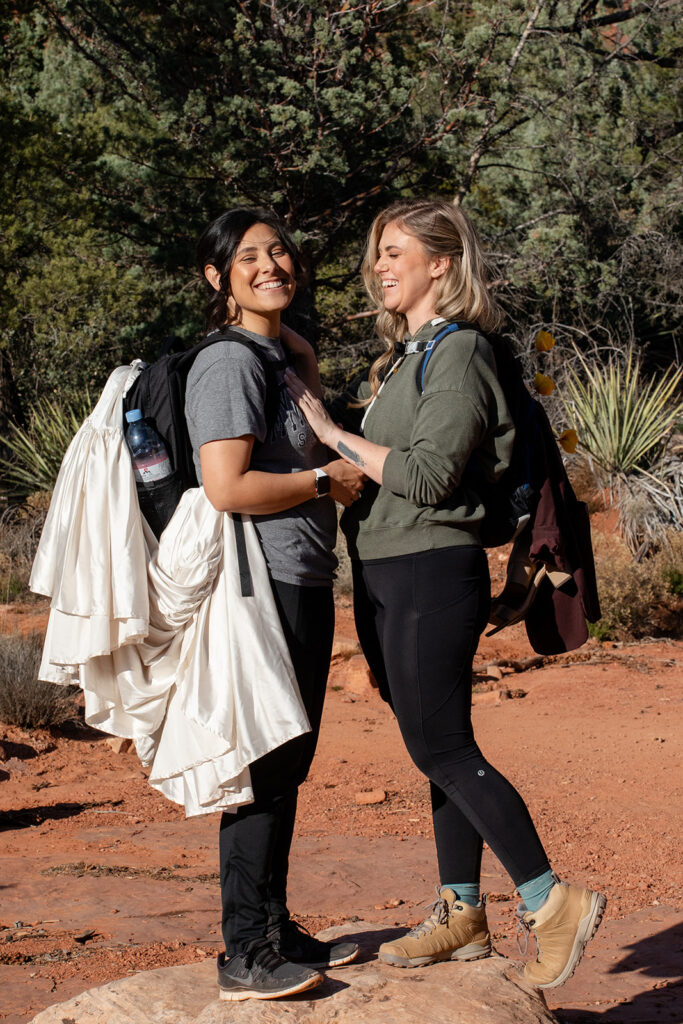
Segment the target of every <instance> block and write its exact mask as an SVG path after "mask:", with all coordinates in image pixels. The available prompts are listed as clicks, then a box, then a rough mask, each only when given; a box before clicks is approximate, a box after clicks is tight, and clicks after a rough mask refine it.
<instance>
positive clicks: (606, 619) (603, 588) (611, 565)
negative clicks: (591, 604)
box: [591, 531, 683, 640]
mask: <svg viewBox="0 0 683 1024" xmlns="http://www.w3.org/2000/svg"><path fill="white" fill-rule="evenodd" d="M594 550H595V567H596V572H597V578H598V591H599V594H600V606H601V609H602V618H601V619H600V621H599V622H598V623H596V624H595V625H594V626H593V627H592V628H591V631H592V632H593V634H594V635H595V636H598V637H599V638H600V639H603V640H606V639H611V640H638V639H641V638H643V637H647V636H670V637H675V638H680V637H682V636H683V614H682V613H683V594H682V593H681V591H682V589H683V535H681V534H680V533H677V532H674V531H670V532H669V534H668V535H667V538H666V542H665V543H664V544H662V546H661V547H660V549H659V550H658V551H657V552H656V553H655V554H653V555H651V556H650V557H649V558H646V559H644V560H642V561H640V562H638V561H635V560H634V558H633V556H632V555H631V553H630V551H629V549H628V547H627V546H626V544H625V543H624V541H623V540H621V539H620V538H619V537H616V536H614V535H612V536H605V535H601V534H597V535H595V537H594Z"/></svg>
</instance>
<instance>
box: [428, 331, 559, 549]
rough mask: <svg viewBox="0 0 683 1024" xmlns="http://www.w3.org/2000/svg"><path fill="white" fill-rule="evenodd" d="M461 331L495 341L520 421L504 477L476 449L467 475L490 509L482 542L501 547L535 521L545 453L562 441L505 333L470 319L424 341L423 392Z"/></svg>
mask: <svg viewBox="0 0 683 1024" xmlns="http://www.w3.org/2000/svg"><path fill="white" fill-rule="evenodd" d="M458 330H461V331H464V330H473V331H477V332H478V333H479V334H482V335H483V336H484V337H485V338H486V339H487V341H488V342H489V344H490V345H491V347H492V349H493V352H494V355H495V359H496V369H497V376H498V380H499V382H500V385H501V387H502V389H503V394H504V395H505V401H506V403H507V406H508V408H509V410H510V414H511V416H512V420H513V422H514V424H515V440H514V445H513V449H512V458H511V461H510V465H509V466H508V468H507V469H506V470H505V472H504V473H503V475H502V476H501V477H500V479H499V480H497V481H496V482H495V483H494V482H492V481H491V480H489V479H488V478H487V476H486V474H485V473H484V471H483V467H482V466H481V464H480V462H479V460H478V458H477V453H476V452H474V453H473V454H472V455H471V456H470V459H469V462H468V464H467V466H466V468H465V472H464V474H463V481H464V482H465V483H467V482H468V481H470V482H471V484H472V487H473V489H474V490H475V491H476V493H477V494H478V495H479V497H480V498H481V499H482V502H483V504H484V508H485V509H486V514H485V517H484V520H483V522H482V523H481V525H480V529H479V535H480V538H481V542H482V544H483V546H484V547H487V548H495V547H499V546H500V545H502V544H507V543H508V542H509V541H511V540H514V538H515V537H517V536H518V534H520V533H521V532H522V530H523V529H524V527H525V526H526V525H527V524H528V523H529V522H532V521H533V516H534V513H535V511H536V506H537V504H538V498H539V494H540V486H541V483H542V480H541V478H540V476H539V470H542V467H543V466H544V464H545V460H544V458H542V457H541V456H542V455H543V452H544V451H545V450H547V447H548V446H551V447H552V448H557V442H556V441H555V436H554V434H553V431H552V427H551V426H550V422H549V420H548V417H547V415H546V412H545V409H543V407H542V405H541V404H540V402H538V401H537V400H536V399H535V398H533V396H532V395H531V394H530V392H529V390H528V389H527V387H526V385H525V383H524V377H523V375H522V369H521V367H520V365H519V361H518V360H517V358H516V357H515V355H514V353H513V351H512V348H511V346H510V345H509V343H508V342H507V341H506V340H505V338H504V337H502V336H501V335H496V334H483V332H482V331H481V330H480V329H479V328H478V327H477V326H476V324H470V323H466V322H464V321H461V322H459V323H449V324H446V325H445V326H444V327H443V329H442V330H441V331H440V332H439V333H438V334H437V335H436V336H435V337H434V338H433V339H432V340H431V341H429V342H424V343H423V344H424V355H423V357H422V359H421V360H420V362H419V365H418V368H417V378H416V383H417V387H418V390H419V392H420V394H422V392H423V390H424V376H425V370H426V368H427V364H428V362H429V359H430V358H431V356H432V354H433V353H434V350H435V348H436V347H437V345H438V344H439V342H440V341H442V340H443V339H444V338H445V337H447V336H448V335H449V334H453V333H454V332H455V331H458ZM418 351H419V349H418ZM537 456H538V457H537Z"/></svg>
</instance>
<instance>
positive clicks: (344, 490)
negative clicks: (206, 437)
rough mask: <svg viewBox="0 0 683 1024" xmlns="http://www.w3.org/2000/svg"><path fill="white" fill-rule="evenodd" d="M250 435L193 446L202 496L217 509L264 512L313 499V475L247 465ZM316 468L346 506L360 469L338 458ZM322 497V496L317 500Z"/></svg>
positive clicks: (358, 482) (360, 481) (354, 492)
mask: <svg viewBox="0 0 683 1024" xmlns="http://www.w3.org/2000/svg"><path fill="white" fill-rule="evenodd" d="M253 447H254V438H253V436H252V435H251V434H245V435H244V436H243V437H231V438H227V439H225V440H222V441H209V442H208V443H207V444H203V445H202V446H201V448H200V449H199V460H200V463H201V469H202V483H203V486H204V490H205V492H206V496H207V498H208V499H209V501H210V502H211V504H212V505H213V506H214V508H216V509H218V511H219V512H245V513H247V514H249V515H267V514H268V513H270V512H283V511H284V510H285V509H288V508H294V506H295V505H300V504H301V503H302V502H304V501H308V500H309V499H311V498H314V497H315V473H314V471H313V470H312V469H310V470H303V471H302V472H300V473H264V472H261V471H260V470H256V469H250V468H249V464H250V462H251V453H252V450H253ZM322 469H324V471H325V472H326V473H327V474H328V475H329V477H330V478H331V481H332V486H331V490H330V496H331V497H332V498H334V500H335V501H338V502H340V503H341V504H342V505H350V504H351V502H352V501H354V500H355V499H356V498H357V497H358V496H359V494H360V492H361V490H362V488H363V480H364V479H365V476H364V473H363V472H362V471H361V470H359V469H357V468H355V467H354V466H351V465H347V464H346V463H345V462H343V461H341V460H340V459H337V460H335V461H334V462H330V463H329V464H328V465H327V466H323V467H322ZM321 500H324V499H321Z"/></svg>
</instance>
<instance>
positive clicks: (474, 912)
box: [379, 889, 491, 967]
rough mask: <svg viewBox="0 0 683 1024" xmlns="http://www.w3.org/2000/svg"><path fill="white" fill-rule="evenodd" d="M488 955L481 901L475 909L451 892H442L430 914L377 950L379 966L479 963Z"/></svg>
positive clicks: (489, 940)
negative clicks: (450, 962)
mask: <svg viewBox="0 0 683 1024" xmlns="http://www.w3.org/2000/svg"><path fill="white" fill-rule="evenodd" d="M490 953H491V936H490V934H489V926H488V924H487V922H486V900H485V898H484V899H483V900H482V902H481V903H480V904H479V906H478V907H471V906H470V905H469V904H468V903H461V902H460V901H459V900H457V899H456V894H455V893H454V892H453V890H452V889H442V890H441V892H440V893H439V898H438V900H437V901H436V903H435V904H434V908H433V910H432V913H431V914H430V915H429V917H428V918H427V919H426V921H423V922H422V924H419V925H417V927H416V928H413V929H411V931H409V932H408V933H407V935H404V936H403V937H402V938H400V939H395V940H394V941H393V942H384V943H382V945H381V946H380V947H379V959H380V960H381V961H382V963H385V964H393V966H394V967H426V965H427V964H433V963H435V962H436V961H437V960H479V959H480V958H481V957H484V956H489V955H490Z"/></svg>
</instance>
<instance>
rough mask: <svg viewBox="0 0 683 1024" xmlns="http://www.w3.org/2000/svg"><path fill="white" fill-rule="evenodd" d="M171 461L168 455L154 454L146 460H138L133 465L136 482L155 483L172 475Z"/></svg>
mask: <svg viewBox="0 0 683 1024" xmlns="http://www.w3.org/2000/svg"><path fill="white" fill-rule="evenodd" d="M171 472H172V470H171V462H170V459H169V457H168V455H165V454H164V455H153V456H152V457H151V458H150V459H146V460H145V461H144V462H138V464H137V466H133V473H134V475H135V481H136V483H140V484H155V483H157V482H158V481H159V480H163V479H164V477H167V476H170V474H171Z"/></svg>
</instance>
